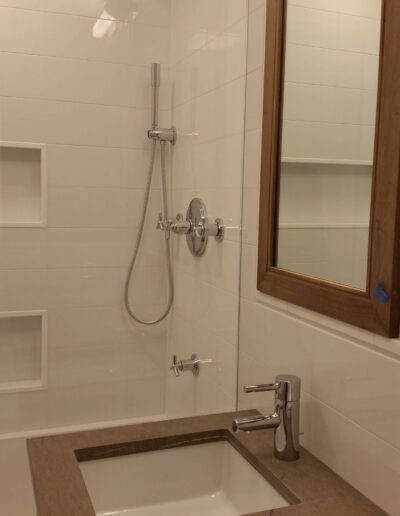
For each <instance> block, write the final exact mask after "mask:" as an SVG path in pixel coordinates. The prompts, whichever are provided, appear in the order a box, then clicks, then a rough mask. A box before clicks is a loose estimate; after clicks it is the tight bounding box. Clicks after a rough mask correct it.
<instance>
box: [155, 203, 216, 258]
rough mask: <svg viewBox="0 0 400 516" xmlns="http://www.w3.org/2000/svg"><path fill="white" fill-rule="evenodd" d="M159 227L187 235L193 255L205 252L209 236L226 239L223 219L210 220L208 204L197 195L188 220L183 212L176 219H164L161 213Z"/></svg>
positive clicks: (191, 204)
mask: <svg viewBox="0 0 400 516" xmlns="http://www.w3.org/2000/svg"><path fill="white" fill-rule="evenodd" d="M157 229H160V230H162V231H167V232H171V231H172V232H173V233H176V234H177V235H186V242H187V245H188V247H189V250H190V252H191V253H192V255H193V256H202V255H203V254H204V252H205V250H206V247H207V243H208V237H214V238H215V240H216V241H217V242H222V241H223V239H224V222H223V220H222V219H220V218H218V219H215V222H209V221H208V217H207V210H206V206H205V204H204V202H203V201H202V199H199V198H197V197H195V198H194V199H192V200H191V201H190V204H189V208H188V210H187V212H186V220H185V219H184V218H183V215H182V214H181V213H178V215H177V216H176V217H175V218H174V219H163V217H162V214H161V213H160V214H159V219H158V223H157Z"/></svg>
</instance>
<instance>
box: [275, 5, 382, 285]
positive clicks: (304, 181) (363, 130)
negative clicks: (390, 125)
mask: <svg viewBox="0 0 400 516" xmlns="http://www.w3.org/2000/svg"><path fill="white" fill-rule="evenodd" d="M381 10H382V5H381V0H345V1H340V0H324V1H321V0H287V1H286V35H285V50H284V52H285V56H284V72H283V74H284V75H283V79H284V81H283V106H282V123H281V150H280V156H279V161H280V163H279V168H280V172H279V180H278V184H279V188H278V190H277V195H278V199H277V209H278V213H277V224H278V227H277V228H276V229H277V230H276V245H275V266H276V267H279V268H280V269H285V270H289V271H292V272H296V273H301V274H305V275H307V276H312V277H314V278H319V279H322V280H326V281H330V282H335V283H340V284H343V285H347V286H351V287H354V288H357V289H361V290H366V287H367V268H368V244H369V224H370V206H371V185H372V176H373V162H374V141H375V122H376V111H377V90H378V76H379V53H380V35H381Z"/></svg>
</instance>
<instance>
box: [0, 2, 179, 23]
mask: <svg viewBox="0 0 400 516" xmlns="http://www.w3.org/2000/svg"><path fill="white" fill-rule="evenodd" d="M0 9H9V10H13V11H22V12H24V11H25V12H30V13H35V14H37V13H40V14H48V15H50V16H68V17H70V18H84V19H87V20H93V21H96V20H109V18H102V17H101V16H89V15H87V14H78V13H68V12H64V11H46V10H45V9H29V8H28V7H17V6H13V5H5V4H1V3H0ZM115 22H116V23H118V24H121V25H127V26H129V27H131V26H135V25H139V26H142V27H156V28H158V29H168V28H169V27H168V25H158V24H154V23H142V22H137V21H135V20H132V21H130V20H128V19H127V20H122V19H119V18H116V19H115Z"/></svg>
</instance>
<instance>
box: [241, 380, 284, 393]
mask: <svg viewBox="0 0 400 516" xmlns="http://www.w3.org/2000/svg"><path fill="white" fill-rule="evenodd" d="M278 389H279V382H276V383H262V384H260V385H245V386H244V387H243V391H244V392H246V393H249V392H267V391H277V390H278Z"/></svg>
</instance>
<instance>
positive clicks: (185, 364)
mask: <svg viewBox="0 0 400 516" xmlns="http://www.w3.org/2000/svg"><path fill="white" fill-rule="evenodd" d="M170 369H171V371H173V372H174V373H175V376H177V377H178V376H179V375H180V374H181V373H184V372H185V371H192V374H193V376H198V375H199V373H200V360H199V359H198V356H197V355H196V353H193V355H192V356H191V357H190V359H189V360H177V357H176V355H174V356H173V358H172V365H171V367H170Z"/></svg>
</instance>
